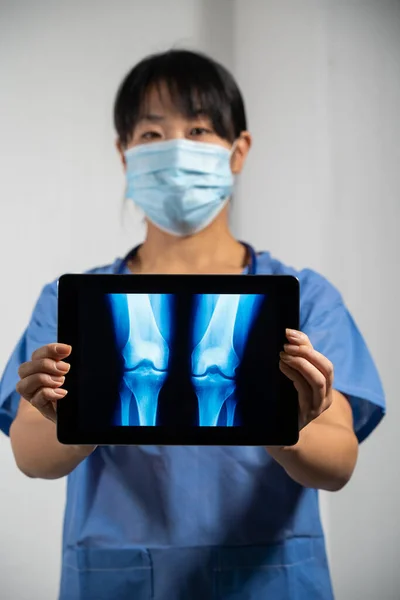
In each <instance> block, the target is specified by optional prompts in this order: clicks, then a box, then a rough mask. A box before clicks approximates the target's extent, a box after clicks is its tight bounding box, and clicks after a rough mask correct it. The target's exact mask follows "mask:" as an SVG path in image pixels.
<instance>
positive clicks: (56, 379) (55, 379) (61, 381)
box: [51, 377, 65, 383]
mask: <svg viewBox="0 0 400 600" xmlns="http://www.w3.org/2000/svg"><path fill="white" fill-rule="evenodd" d="M51 379H52V381H54V382H55V383H64V381H65V377H52V378H51Z"/></svg>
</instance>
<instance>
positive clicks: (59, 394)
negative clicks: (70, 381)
mask: <svg viewBox="0 0 400 600" xmlns="http://www.w3.org/2000/svg"><path fill="white" fill-rule="evenodd" d="M71 350H72V348H71V346H68V345H66V344H58V343H57V344H48V345H47V346H42V347H41V348H39V349H38V350H35V352H34V353H33V354H32V358H31V360H30V361H29V362H26V363H23V364H22V365H21V366H20V368H19V369H18V375H19V377H20V381H19V382H18V383H17V386H16V390H17V392H18V393H19V394H20V395H21V396H22V398H24V399H25V400H27V401H28V402H30V404H32V406H34V407H35V408H37V410H38V411H39V412H41V413H42V415H43V416H44V417H46V419H50V421H53V423H55V422H56V421H57V412H56V404H57V401H58V400H59V399H60V398H64V396H65V395H66V394H67V390H65V389H62V388H61V386H62V385H63V384H64V381H65V375H66V374H67V373H68V371H69V369H70V366H69V364H68V363H66V362H64V359H65V358H67V356H69V355H70V354H71Z"/></svg>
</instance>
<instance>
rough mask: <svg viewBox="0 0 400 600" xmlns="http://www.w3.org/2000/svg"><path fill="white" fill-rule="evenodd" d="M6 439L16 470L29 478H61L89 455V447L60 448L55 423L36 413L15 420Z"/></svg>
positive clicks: (20, 416) (22, 415)
mask: <svg viewBox="0 0 400 600" xmlns="http://www.w3.org/2000/svg"><path fill="white" fill-rule="evenodd" d="M23 402H25V400H24V401H23ZM33 410H35V409H33ZM36 412H37V411H36ZM10 439H11V446H12V450H13V453H14V458H15V462H16V464H17V466H18V468H19V469H20V471H22V472H23V473H24V474H25V475H27V476H28V477H33V478H40V479H59V478H60V477H64V476H65V475H68V474H69V473H71V471H73V470H74V469H75V468H76V467H77V466H78V465H79V464H80V463H81V462H82V461H83V460H84V459H85V458H86V457H87V456H89V454H91V453H92V452H93V447H89V446H88V447H86V446H65V445H64V444H60V442H59V441H58V440H57V434H56V425H55V423H53V422H52V421H49V420H48V419H46V418H45V417H43V416H42V415H41V414H40V413H39V412H37V414H34V413H25V414H21V415H19V416H17V418H16V419H15V421H14V422H13V424H12V425H11V429H10Z"/></svg>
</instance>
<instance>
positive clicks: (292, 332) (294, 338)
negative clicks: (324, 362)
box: [286, 329, 312, 348]
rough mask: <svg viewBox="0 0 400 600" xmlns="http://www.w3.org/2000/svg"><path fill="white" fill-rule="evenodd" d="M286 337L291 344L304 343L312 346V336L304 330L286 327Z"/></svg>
mask: <svg viewBox="0 0 400 600" xmlns="http://www.w3.org/2000/svg"><path fill="white" fill-rule="evenodd" d="M286 337H287V339H288V340H289V342H290V343H291V344H303V345H305V346H311V348H312V343H311V342H310V338H309V337H308V335H306V334H305V333H303V332H302V331H297V329H286Z"/></svg>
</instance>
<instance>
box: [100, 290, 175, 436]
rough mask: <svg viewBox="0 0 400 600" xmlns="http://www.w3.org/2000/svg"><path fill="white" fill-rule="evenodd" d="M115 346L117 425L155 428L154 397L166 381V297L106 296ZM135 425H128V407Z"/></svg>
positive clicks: (155, 409)
mask: <svg viewBox="0 0 400 600" xmlns="http://www.w3.org/2000/svg"><path fill="white" fill-rule="evenodd" d="M109 300H110V304H111V310H112V314H113V318H114V323H115V335H116V339H117V344H118V347H119V350H120V353H121V356H122V358H123V364H124V373H123V379H122V382H121V386H120V402H121V423H120V424H121V425H144V426H153V425H155V424H156V419H157V408H158V397H159V393H160V390H161V388H162V386H163V385H164V382H165V380H166V377H167V371H168V361H169V353H170V352H169V346H168V339H169V335H170V332H171V324H170V304H171V296H169V295H167V294H109ZM132 402H135V403H136V408H137V414H138V416H139V422H138V423H133V422H131V403H132Z"/></svg>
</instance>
